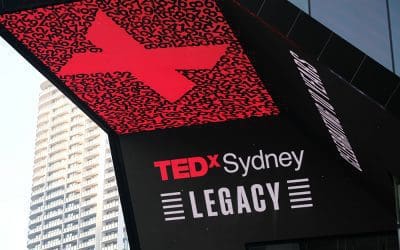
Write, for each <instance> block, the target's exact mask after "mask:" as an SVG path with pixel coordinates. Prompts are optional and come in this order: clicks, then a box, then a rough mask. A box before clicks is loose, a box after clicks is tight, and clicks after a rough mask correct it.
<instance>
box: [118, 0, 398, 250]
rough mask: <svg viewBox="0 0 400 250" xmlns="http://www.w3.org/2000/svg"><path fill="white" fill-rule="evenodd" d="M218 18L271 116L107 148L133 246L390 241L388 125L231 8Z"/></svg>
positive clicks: (236, 249) (147, 136) (391, 123)
mask: <svg viewBox="0 0 400 250" xmlns="http://www.w3.org/2000/svg"><path fill="white" fill-rule="evenodd" d="M220 7H221V9H222V10H223V13H224V15H225V17H226V18H227V19H228V21H229V23H230V25H231V27H232V28H233V29H234V31H236V32H237V33H236V34H237V36H238V38H239V40H240V41H241V43H242V45H243V46H244V48H245V50H246V52H247V54H248V55H250V57H251V59H252V62H253V63H254V65H255V67H256V69H257V72H258V73H259V74H260V76H261V77H262V79H263V81H264V82H265V85H266V87H267V88H268V89H271V93H272V96H273V97H274V100H275V101H276V102H277V104H278V106H279V107H280V109H281V112H280V114H279V116H276V117H265V118H251V119H247V120H238V121H230V122H224V123H218V124H212V125H203V126H193V127H185V128H179V129H168V130H159V131H153V132H145V133H139V134H133V135H124V136H120V137H119V138H118V139H117V138H113V144H112V146H113V155H114V156H118V158H115V160H116V161H117V166H122V168H121V169H120V170H121V172H123V174H122V173H121V174H120V176H123V178H121V180H120V181H121V183H124V184H125V185H127V187H128V189H129V193H130V197H129V198H130V200H129V201H128V203H129V204H131V206H130V207H129V209H131V210H129V209H126V210H125V214H127V213H128V214H134V216H135V224H136V229H135V233H136V235H137V238H136V239H137V240H138V242H137V244H138V246H137V247H138V248H139V249H199V250H200V249H215V250H217V249H218V250H220V249H226V250H228V249H229V250H232V249H233V250H243V249H245V247H246V245H247V244H250V243H254V242H265V241H277V240H288V239H299V238H309V237H322V236H333V235H344V234H360V233H371V232H382V231H392V230H395V220H396V219H395V211H394V208H395V205H394V199H393V191H392V181H391V177H390V175H389V171H388V169H390V170H391V171H393V172H394V173H397V172H398V170H397V169H396V166H395V162H396V161H397V160H396V153H395V148H396V145H397V144H398V141H399V139H400V138H399V135H398V133H394V131H395V128H396V127H398V125H399V123H398V121H397V120H396V119H395V118H393V117H391V115H389V114H387V113H385V112H384V111H383V110H382V109H381V108H380V107H379V106H378V105H377V104H375V103H373V102H372V101H371V100H369V99H368V98H367V97H365V96H363V95H362V94H361V93H360V92H358V91H357V90H356V89H354V88H353V87H351V86H350V85H349V84H348V83H346V82H344V81H343V80H341V79H340V78H339V77H338V76H337V75H335V74H334V73H333V72H331V71H330V70H329V69H327V68H324V67H323V66H320V65H319V64H318V63H316V62H314V61H313V60H310V59H308V58H307V57H306V56H305V55H303V54H302V53H300V52H298V51H297V50H296V49H295V46H293V45H291V44H290V41H285V40H284V38H283V37H280V35H279V34H277V33H274V32H273V31H271V30H270V29H269V27H268V25H267V24H264V23H262V22H261V21H259V20H258V19H257V18H256V17H254V16H252V15H251V14H250V13H247V12H246V10H244V9H242V8H241V7H240V6H239V5H237V4H236V3H232V2H230V1H224V2H222V3H220ZM344 60H345V59H344ZM132 211H133V212H132Z"/></svg>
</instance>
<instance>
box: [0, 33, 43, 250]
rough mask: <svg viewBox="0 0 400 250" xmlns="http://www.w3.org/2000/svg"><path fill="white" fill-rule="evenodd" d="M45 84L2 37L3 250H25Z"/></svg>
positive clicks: (0, 203) (0, 163)
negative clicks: (41, 92)
mask: <svg viewBox="0 0 400 250" xmlns="http://www.w3.org/2000/svg"><path fill="white" fill-rule="evenodd" d="M43 81H45V78H44V77H43V76H42V75H40V73H38V72H37V71H36V70H35V69H34V68H33V67H32V66H30V64H29V63H28V62H26V61H25V60H24V59H23V58H22V57H21V56H20V55H19V54H18V53H17V52H15V51H14V50H13V49H12V48H11V47H10V46H9V45H8V44H7V43H6V42H5V41H4V40H2V39H1V38H0V86H1V91H0V117H1V123H0V170H1V171H0V245H1V249H12V250H14V249H15V250H20V249H21V250H22V249H26V241H27V230H28V216H29V203H30V192H31V190H30V189H31V183H32V179H31V178H32V166H33V153H34V144H35V132H36V117H37V102H38V95H39V90H40V83H42V82H43Z"/></svg>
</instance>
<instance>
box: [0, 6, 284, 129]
mask: <svg viewBox="0 0 400 250" xmlns="http://www.w3.org/2000/svg"><path fill="white" fill-rule="evenodd" d="M99 18H100V20H99ZM111 20H112V21H111ZM0 23H2V24H3V25H4V26H5V27H6V28H7V29H8V30H9V31H11V32H12V34H13V35H14V36H15V37H16V38H17V39H18V40H20V41H21V42H22V43H23V44H24V45H25V46H26V47H28V48H29V49H30V50H31V51H32V52H33V53H34V54H35V55H36V56H37V57H38V58H39V59H40V60H42V61H43V63H44V64H45V65H47V66H48V67H49V69H50V70H52V71H53V72H54V73H55V74H56V75H57V76H58V77H59V78H60V79H61V80H62V81H63V82H64V83H65V84H66V86H67V87H69V88H70V89H71V90H72V91H73V92H74V93H75V94H76V95H77V96H78V97H79V98H80V99H81V100H82V101H83V102H85V103H87V104H88V106H89V107H90V108H91V109H92V110H94V111H95V112H96V113H97V114H98V115H99V116H100V117H101V118H102V119H104V120H105V121H106V122H107V124H108V125H109V126H110V127H111V128H113V129H114V130H115V131H116V132H117V133H119V134H126V133H133V132H140V131H149V130H156V129H164V128H171V127H181V126H191V125H199V124H206V123H210V122H223V121H227V120H235V119H246V118H250V117H261V116H269V115H277V114H278V113H279V110H278V108H277V107H276V106H275V104H274V103H273V100H272V98H271V96H270V95H269V94H268V92H267V90H266V89H265V87H264V86H263V83H262V82H261V81H260V79H259V77H258V76H257V74H256V72H255V70H254V68H253V66H252V65H251V63H250V61H249V59H248V58H247V56H246V55H245V54H244V53H243V50H242V48H241V46H240V44H239V42H238V41H237V39H236V38H235V36H234V35H233V33H232V31H231V29H230V27H229V25H228V24H227V22H226V21H225V19H224V18H223V16H222V14H221V12H220V11H219V9H218V7H217V6H216V3H215V2H214V1H205V0H187V1H174V0H160V1H147V0H140V1H138V0H126V1H117V0H112V1H96V0H85V1H80V2H74V3H69V4H61V5H56V6H50V7H45V8H39V9H35V10H28V11H22V12H19V13H15V14H5V15H2V16H0ZM99 23H101V25H102V26H99V25H98V24H99ZM117 26H118V27H120V28H119V29H116V27H117ZM102 33H103V34H102ZM121 37H124V38H123V39H120V38H121ZM128 38H129V39H128ZM139 45H140V46H139ZM171 54H172V56H171ZM186 55H188V56H186ZM171 57H172V58H173V60H171ZM118 58H119V59H120V60H119V61H118V60H117V59H118ZM79 61H81V62H79ZM149 64H152V65H153V66H154V67H155V68H154V70H153V72H148V71H147V72H145V71H146V70H145V69H146V68H147V69H148V67H147V66H148V65H149ZM149 73H150V74H149ZM172 79H175V80H172ZM171 80H172V81H171Z"/></svg>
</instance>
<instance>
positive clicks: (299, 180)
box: [286, 178, 309, 184]
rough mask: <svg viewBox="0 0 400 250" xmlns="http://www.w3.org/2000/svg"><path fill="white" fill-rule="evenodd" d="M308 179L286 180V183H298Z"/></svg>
mask: <svg viewBox="0 0 400 250" xmlns="http://www.w3.org/2000/svg"><path fill="white" fill-rule="evenodd" d="M308 181H309V179H308V178H304V179H293V180H287V181H286V183H288V184H290V183H299V182H308Z"/></svg>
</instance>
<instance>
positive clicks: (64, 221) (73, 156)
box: [27, 82, 128, 250]
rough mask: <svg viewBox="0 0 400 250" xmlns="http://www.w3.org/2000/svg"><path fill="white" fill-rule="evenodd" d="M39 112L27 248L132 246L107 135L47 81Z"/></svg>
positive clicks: (42, 249)
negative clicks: (127, 233)
mask: <svg viewBox="0 0 400 250" xmlns="http://www.w3.org/2000/svg"><path fill="white" fill-rule="evenodd" d="M38 112H39V114H38V121H37V133H36V144H35V159H34V166H33V182H32V195H31V207H30V216H29V231H28V244H27V247H28V249H29V250H39V249H40V250H54V249H58V250H61V249H62V250H64V249H70V250H75V249H96V250H100V249H102V250H114V249H118V250H121V249H128V241H127V238H126V232H125V226H124V220H123V216H122V210H121V205H120V201H119V194H118V189H117V185H116V179H115V175H114V168H113V164H112V160H111V154H110V149H109V144H108V139H107V136H106V134H105V133H104V132H103V131H102V130H101V129H100V128H99V127H98V126H97V125H96V124H95V123H94V122H92V121H91V120H90V119H89V118H88V117H87V116H86V115H85V114H84V113H83V112H82V111H81V110H80V109H79V108H77V107H76V106H75V105H74V104H73V103H71V102H70V101H69V100H68V99H67V98H66V97H65V96H64V95H63V94H62V93H61V92H60V91H58V90H57V89H56V88H55V87H54V86H53V85H51V84H50V83H49V82H44V83H43V84H42V85H41V93H40V96H39V109H38Z"/></svg>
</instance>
